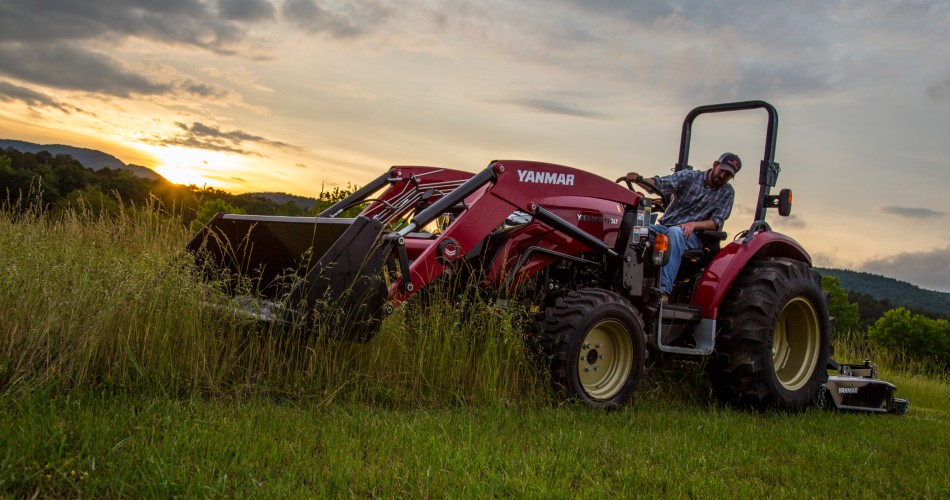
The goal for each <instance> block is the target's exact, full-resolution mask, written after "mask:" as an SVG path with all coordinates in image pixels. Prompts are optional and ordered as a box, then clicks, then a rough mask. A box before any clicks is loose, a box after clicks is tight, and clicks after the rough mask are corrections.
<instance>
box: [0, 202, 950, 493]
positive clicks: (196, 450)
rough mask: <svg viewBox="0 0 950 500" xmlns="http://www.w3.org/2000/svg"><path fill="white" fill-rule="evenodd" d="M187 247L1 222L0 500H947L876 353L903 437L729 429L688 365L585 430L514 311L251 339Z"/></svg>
mask: <svg viewBox="0 0 950 500" xmlns="http://www.w3.org/2000/svg"><path fill="white" fill-rule="evenodd" d="M188 237H189V234H188V232H187V231H185V230H184V229H182V228H181V225H180V224H178V223H177V222H176V221H174V220H173V219H166V218H163V217H160V216H159V215H158V214H157V213H156V212H155V211H154V210H150V209H144V210H133V209H129V210H127V211H126V212H125V213H124V214H123V215H122V216H121V217H119V218H117V219H98V218H95V217H92V216H89V215H88V214H86V215H84V214H82V213H80V214H64V215H61V216H59V217H57V218H50V217H46V216H40V215H37V214H30V213H27V214H26V215H25V216H13V215H12V214H11V213H10V212H9V211H4V212H3V213H2V215H0V313H2V315H3V318H2V322H0V495H11V496H34V495H38V496H55V497H62V496H67V497H71V496H95V497H98V496H129V497H140V496H146V497H153V496H172V495H187V496H227V497H231V496H260V497H272V496H329V495H334V496H337V495H341V496H413V497H423V496H428V497H432V496H434V497H445V496H452V497H458V496H463V497H471V496H528V497H575V496H581V495H584V496H587V495H596V496H606V495H625V496H626V495H637V496H738V495H741V496H765V495H767V496H777V497H803V496H804V497H817V496H826V495H828V494H829V493H834V494H840V495H846V496H853V497H859V496H884V497H897V496H901V497H903V496H913V497H935V498H946V497H948V496H950V479H948V477H950V465H948V460H947V457H948V456H950V444H948V443H950V380H948V378H947V376H946V375H943V374H934V373H928V372H926V371H925V370H921V369H915V368H914V367H913V366H911V368H910V369H907V368H906V367H904V366H905V365H899V364H898V363H897V362H896V361H897V360H896V359H894V358H892V357H889V356H888V354H887V353H873V352H872V353H871V354H872V355H874V356H875V361H878V362H879V363H880V364H882V377H883V378H885V379H887V380H889V381H891V382H893V383H895V384H896V385H897V386H898V388H899V389H898V396H901V397H905V398H908V399H910V400H911V410H910V414H909V415H908V416H905V417H897V416H890V415H863V414H846V413H839V412H822V411H818V410H814V411H808V412H805V413H802V414H791V415H787V414H768V413H767V414H759V413H750V412H742V411H734V410H731V409H728V408H723V407H721V406H720V405H718V404H717V403H716V402H715V401H713V400H712V399H711V396H710V391H709V387H708V384H706V383H705V380H704V374H703V370H702V366H701V365H699V364H695V363H679V364H678V363H663V364H661V365H657V366H653V367H651V368H650V369H649V370H648V372H647V375H646V378H645V380H644V382H643V384H642V386H641V389H640V391H639V392H638V396H637V399H636V400H635V402H634V403H633V404H631V405H629V406H627V407H625V408H624V409H622V410H620V411H615V412H600V411H593V410H588V409H585V408H582V407H577V406H574V405H569V404H562V403H560V402H559V400H558V399H557V398H556V397H554V395H553V394H552V393H551V391H550V390H549V388H548V384H547V381H546V379H545V377H544V374H543V372H539V370H538V369H537V368H536V367H535V366H534V364H533V363H532V361H531V357H530V355H529V353H528V352H527V350H526V349H525V345H524V339H523V338H522V336H523V332H524V331H525V329H526V326H527V325H526V324H525V323H524V318H523V317H522V316H520V315H518V314H513V313H511V312H509V311H503V310H498V309H496V308H492V307H487V306H486V307H476V308H474V309H470V310H468V311H467V312H465V313H464V314H463V313H461V312H460V311H458V310H456V309H455V308H454V307H452V306H451V305H450V304H447V303H442V304H440V303H438V302H435V303H434V304H433V305H432V306H431V307H429V308H425V309H418V308H417V309H404V310H400V311H397V313H395V314H394V315H392V316H391V317H389V318H388V319H387V320H386V322H385V324H384V327H383V330H382V332H381V333H380V334H379V335H378V336H377V338H375V339H374V340H373V341H371V342H369V343H366V344H348V343H340V342H335V341H330V340H327V339H325V338H321V337H316V336H310V337H301V336H295V335H293V334H287V333H286V332H282V331H276V330H275V331H271V330H266V329H265V330H263V331H262V330H260V329H259V328H258V327H256V326H255V325H253V324H251V323H248V322H247V321H246V320H244V319H241V318H239V317H236V316H233V315H229V314H226V313H224V312H223V311H222V309H221V308H220V307H218V306H216V304H217V305H220V300H221V296H220V293H218V292H217V290H216V289H215V287H214V286H213V285H201V284H198V281H197V280H195V279H194V273H195V271H194V269H192V267H191V266H190V264H189V259H188V257H187V256H186V255H183V254H182V253H181V248H182V247H183V245H184V243H185V241H187V238H188ZM838 351H839V353H840V354H841V355H839V359H841V360H848V361H860V360H861V359H857V357H861V358H862V359H863V356H864V354H866V349H865V347H864V346H860V347H855V346H854V344H853V343H848V344H843V345H839V346H838ZM842 355H845V356H851V357H847V358H845V357H842ZM878 358H880V359H878ZM888 363H890V364H888Z"/></svg>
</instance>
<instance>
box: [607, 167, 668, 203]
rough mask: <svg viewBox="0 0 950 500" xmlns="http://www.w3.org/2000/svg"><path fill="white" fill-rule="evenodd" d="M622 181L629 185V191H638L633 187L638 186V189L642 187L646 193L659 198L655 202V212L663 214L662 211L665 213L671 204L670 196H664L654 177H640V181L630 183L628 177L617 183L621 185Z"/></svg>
mask: <svg viewBox="0 0 950 500" xmlns="http://www.w3.org/2000/svg"><path fill="white" fill-rule="evenodd" d="M620 181H623V182H625V183H626V184H627V189H629V190H631V191H636V190H635V189H634V188H633V185H634V184H636V185H637V186H638V187H640V188H642V189H643V190H644V191H646V192H647V194H651V195H653V196H656V197H658V198H657V199H655V200H653V209H654V210H659V211H661V212H662V211H665V210H666V206H667V205H669V204H670V200H669V197H668V196H663V193H661V192H660V188H658V187H657V185H656V181H654V180H653V178H652V177H643V176H642V175H641V176H640V179H638V180H636V181H634V182H630V181H629V180H627V178H626V176H624V177H621V178H619V179H617V183H618V184H619V183H620Z"/></svg>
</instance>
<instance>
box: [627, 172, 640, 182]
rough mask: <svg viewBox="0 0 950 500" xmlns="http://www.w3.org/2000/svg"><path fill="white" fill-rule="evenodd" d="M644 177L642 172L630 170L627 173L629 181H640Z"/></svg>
mask: <svg viewBox="0 0 950 500" xmlns="http://www.w3.org/2000/svg"><path fill="white" fill-rule="evenodd" d="M642 179H643V177H641V176H640V174H638V173H636V172H630V173H629V174H627V182H640V181H641V180H642Z"/></svg>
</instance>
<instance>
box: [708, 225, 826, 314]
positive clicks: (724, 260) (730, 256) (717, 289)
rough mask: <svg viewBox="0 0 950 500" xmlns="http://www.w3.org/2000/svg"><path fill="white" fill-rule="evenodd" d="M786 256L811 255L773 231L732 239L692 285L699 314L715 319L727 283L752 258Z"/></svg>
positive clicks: (805, 259)
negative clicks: (700, 308) (748, 237)
mask: <svg viewBox="0 0 950 500" xmlns="http://www.w3.org/2000/svg"><path fill="white" fill-rule="evenodd" d="M765 257H786V258H789V259H795V260H799V261H802V262H804V263H806V264H808V265H809V266H810V265H811V256H809V255H808V252H806V251H805V249H804V248H803V247H802V246H801V245H800V244H799V243H798V242H797V241H795V240H794V239H792V238H790V237H788V236H786V235H784V234H781V233H776V232H773V231H763V232H760V233H757V234H755V235H754V236H753V237H752V238H750V239H745V238H743V239H741V240H739V241H734V242H732V243H730V244H728V245H726V247H725V248H723V249H722V250H720V251H719V253H718V254H716V256H715V257H714V258H713V259H712V261H711V262H710V263H709V265H708V266H706V271H705V272H703V276H702V278H700V280H699V283H698V284H697V285H696V291H695V292H694V293H693V298H692V301H691V302H692V304H693V305H695V306H700V307H702V309H703V311H702V317H703V318H706V319H717V317H718V316H719V306H720V305H721V304H722V301H723V299H724V298H725V297H726V293H727V292H728V291H729V287H731V286H732V282H733V281H735V279H736V277H738V276H739V274H740V273H741V272H742V270H743V269H745V266H746V264H748V263H749V261H751V260H753V259H761V258H765Z"/></svg>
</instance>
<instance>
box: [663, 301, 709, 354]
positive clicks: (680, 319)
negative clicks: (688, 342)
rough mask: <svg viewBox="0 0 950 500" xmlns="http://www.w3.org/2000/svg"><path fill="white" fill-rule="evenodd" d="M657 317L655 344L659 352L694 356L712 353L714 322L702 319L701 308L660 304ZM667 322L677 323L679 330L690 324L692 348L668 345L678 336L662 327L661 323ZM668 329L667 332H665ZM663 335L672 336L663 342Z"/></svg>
mask: <svg viewBox="0 0 950 500" xmlns="http://www.w3.org/2000/svg"><path fill="white" fill-rule="evenodd" d="M658 316H659V318H658V321H657V324H656V343H657V347H658V348H659V349H660V350H661V351H663V352H670V353H675V354H688V355H694V356H707V355H709V354H710V353H712V351H713V349H714V346H715V330H716V321H715V320H710V319H703V317H702V307H699V306H692V305H689V304H661V305H660V311H659V314H658ZM667 320H669V321H673V322H674V325H675V324H676V323H679V326H678V328H680V329H682V328H683V327H684V326H685V324H691V325H692V331H693V337H694V340H695V344H694V345H692V346H678V345H670V344H671V343H676V342H677V340H676V339H678V338H679V336H680V334H675V333H673V328H674V327H671V326H664V324H663V322H664V321H667ZM668 329H669V332H667V330H668ZM664 333H670V334H673V335H672V337H671V339H670V340H668V341H666V342H665V341H664ZM667 342H669V343H667Z"/></svg>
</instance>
